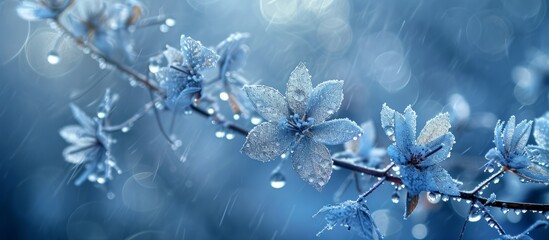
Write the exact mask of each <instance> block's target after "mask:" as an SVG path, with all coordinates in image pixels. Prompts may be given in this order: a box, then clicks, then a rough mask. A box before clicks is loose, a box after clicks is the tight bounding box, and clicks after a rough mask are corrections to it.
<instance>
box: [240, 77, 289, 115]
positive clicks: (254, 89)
mask: <svg viewBox="0 0 549 240" xmlns="http://www.w3.org/2000/svg"><path fill="white" fill-rule="evenodd" d="M244 91H246V94H247V95H248V98H249V99H250V101H251V102H252V104H253V105H254V107H255V109H256V111H257V113H259V115H261V116H262V117H263V118H265V119H267V120H268V121H273V122H278V121H279V120H280V119H281V118H286V117H288V116H289V115H290V112H289V110H288V105H287V103H286V100H285V99H284V97H283V96H282V94H280V92H278V90H276V89H274V88H272V87H267V86H263V85H247V86H244Z"/></svg>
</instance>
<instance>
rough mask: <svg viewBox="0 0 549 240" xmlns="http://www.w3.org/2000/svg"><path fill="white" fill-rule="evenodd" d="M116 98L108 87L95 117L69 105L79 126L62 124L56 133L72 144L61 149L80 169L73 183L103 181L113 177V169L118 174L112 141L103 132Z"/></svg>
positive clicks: (101, 182)
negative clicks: (112, 151)
mask: <svg viewBox="0 0 549 240" xmlns="http://www.w3.org/2000/svg"><path fill="white" fill-rule="evenodd" d="M116 99H117V96H116V95H115V96H113V97H111V96H110V94H109V91H108V90H107V93H106V95H105V99H104V101H103V103H102V104H101V105H100V107H99V112H98V113H97V117H94V118H90V117H89V116H87V115H86V114H85V113H84V112H83V111H82V110H81V109H80V108H78V107H77V106H76V105H73V104H71V110H72V113H73V115H74V118H75V119H76V121H77V122H78V123H79V124H80V125H70V126H66V127H63V128H62V129H61V130H60V131H59V134H60V135H61V137H63V138H64V139H65V141H67V142H68V143H70V144H71V145H70V146H68V147H67V148H65V149H64V150H63V157H64V158H65V160H66V161H67V162H69V163H72V164H75V165H77V167H76V170H77V171H80V170H81V168H83V169H82V172H81V173H80V175H79V176H78V178H76V180H75V182H74V183H75V185H77V186H78V185H81V184H82V183H83V182H84V181H85V180H88V181H90V182H96V183H98V184H105V183H106V182H107V181H108V180H111V179H112V178H113V176H112V172H113V170H114V171H115V172H117V173H119V174H120V172H121V171H120V169H119V168H118V166H117V165H116V162H115V159H114V158H113V157H112V155H111V151H110V149H111V144H112V143H113V141H114V140H113V139H112V138H111V137H110V135H108V134H107V133H106V132H105V131H103V127H104V126H105V124H106V123H107V119H108V116H109V114H110V111H111V110H112V107H113V104H114V103H115V102H116Z"/></svg>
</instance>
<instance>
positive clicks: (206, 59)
mask: <svg viewBox="0 0 549 240" xmlns="http://www.w3.org/2000/svg"><path fill="white" fill-rule="evenodd" d="M164 56H165V57H166V59H167V61H168V66H166V67H162V68H160V70H159V71H158V72H157V73H156V77H157V79H158V81H159V82H160V86H161V87H162V88H163V89H164V90H165V91H166V100H165V103H166V106H168V108H170V109H172V110H174V111H179V112H181V111H186V110H188V108H189V106H190V105H191V104H193V103H194V102H195V101H198V100H199V99H200V98H201V92H202V81H203V80H204V76H203V75H202V72H203V71H204V70H206V69H210V68H212V67H214V66H215V64H216V63H217V60H218V59H219V56H218V55H217V54H215V52H214V51H213V50H211V49H209V48H207V47H204V46H202V43H200V41H197V40H194V39H192V38H190V37H186V36H185V35H181V49H180V50H177V49H175V48H173V47H170V46H167V50H166V51H164Z"/></svg>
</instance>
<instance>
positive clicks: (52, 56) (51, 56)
mask: <svg viewBox="0 0 549 240" xmlns="http://www.w3.org/2000/svg"><path fill="white" fill-rule="evenodd" d="M60 61H61V57H59V53H57V51H55V50H51V51H50V52H48V62H49V63H50V64H51V65H55V64H58V63H59V62H60Z"/></svg>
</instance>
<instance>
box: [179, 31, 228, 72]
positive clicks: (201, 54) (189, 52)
mask: <svg viewBox="0 0 549 240" xmlns="http://www.w3.org/2000/svg"><path fill="white" fill-rule="evenodd" d="M180 44H181V52H182V53H183V56H184V57H185V64H187V65H189V66H190V67H192V69H193V70H194V71H196V72H200V71H202V70H204V69H208V68H212V67H214V66H215V64H216V63H217V60H218V59H219V56H218V55H217V54H216V53H215V52H214V51H213V50H212V49H209V48H207V47H204V46H202V43H200V41H197V40H194V39H192V38H191V37H185V35H181V40H180Z"/></svg>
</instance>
